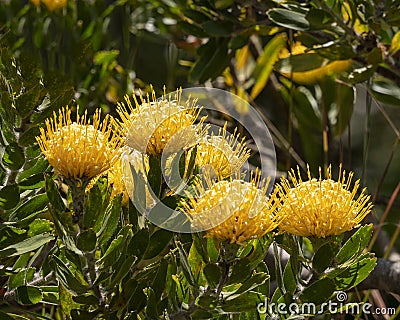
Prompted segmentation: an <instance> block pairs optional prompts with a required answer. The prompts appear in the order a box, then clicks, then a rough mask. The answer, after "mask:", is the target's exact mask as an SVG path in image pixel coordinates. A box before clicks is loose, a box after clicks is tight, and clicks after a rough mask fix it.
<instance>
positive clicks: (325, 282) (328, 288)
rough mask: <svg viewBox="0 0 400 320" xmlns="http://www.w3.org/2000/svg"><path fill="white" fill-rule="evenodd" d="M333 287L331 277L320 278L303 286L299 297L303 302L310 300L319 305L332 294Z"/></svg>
mask: <svg viewBox="0 0 400 320" xmlns="http://www.w3.org/2000/svg"><path fill="white" fill-rule="evenodd" d="M335 288H336V286H335V283H334V282H333V281H332V280H331V279H328V278H325V279H321V280H318V281H316V282H314V283H313V284H311V285H310V286H309V287H307V288H305V289H304V291H303V292H302V293H301V294H300V296H299V298H300V300H301V302H303V303H304V302H312V303H315V304H316V305H319V304H321V303H323V302H325V301H327V300H328V299H329V298H330V297H331V296H332V294H333V292H334V291H335Z"/></svg>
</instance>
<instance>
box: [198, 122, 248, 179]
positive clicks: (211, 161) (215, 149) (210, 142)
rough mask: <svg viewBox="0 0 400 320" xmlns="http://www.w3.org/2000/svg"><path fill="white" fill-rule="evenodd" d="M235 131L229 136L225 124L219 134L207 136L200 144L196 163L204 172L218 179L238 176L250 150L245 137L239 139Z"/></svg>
mask: <svg viewBox="0 0 400 320" xmlns="http://www.w3.org/2000/svg"><path fill="white" fill-rule="evenodd" d="M235 133H236V132H235ZM235 133H234V134H233V135H230V136H229V137H227V132H226V124H225V125H224V127H223V128H222V129H220V130H219V132H218V135H213V134H212V135H210V136H207V137H205V138H204V139H203V141H201V142H200V143H199V144H198V146H197V155H196V162H195V164H196V165H197V166H198V167H200V168H203V171H205V172H203V173H206V174H207V173H208V176H210V177H212V178H217V179H218V180H221V179H225V178H228V177H231V176H237V174H238V173H239V172H240V169H241V168H242V167H243V164H244V163H245V162H246V161H247V159H248V158H249V157H250V150H249V149H248V148H247V147H246V146H245V145H244V138H243V139H242V140H241V141H239V135H236V134H235ZM214 176H216V177H214Z"/></svg>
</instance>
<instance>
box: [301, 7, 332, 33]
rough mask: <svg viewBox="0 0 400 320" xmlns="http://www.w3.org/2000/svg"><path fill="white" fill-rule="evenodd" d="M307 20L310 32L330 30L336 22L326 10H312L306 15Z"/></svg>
mask: <svg viewBox="0 0 400 320" xmlns="http://www.w3.org/2000/svg"><path fill="white" fill-rule="evenodd" d="M305 18H306V20H307V21H308V22H309V24H310V30H321V29H325V28H329V27H330V26H331V25H332V23H334V22H335V20H334V18H333V17H332V15H331V14H329V13H328V12H326V11H325V10H321V9H315V8H311V9H310V11H309V12H308V13H307V14H306V15H305Z"/></svg>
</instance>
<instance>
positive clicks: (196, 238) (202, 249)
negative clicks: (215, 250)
mask: <svg viewBox="0 0 400 320" xmlns="http://www.w3.org/2000/svg"><path fill="white" fill-rule="evenodd" d="M192 238H193V245H194V246H195V247H196V251H197V253H198V254H200V256H201V258H202V260H203V261H204V262H205V263H208V262H210V257H209V255H208V253H207V242H208V241H207V238H205V237H203V236H202V234H200V233H193V234H192Z"/></svg>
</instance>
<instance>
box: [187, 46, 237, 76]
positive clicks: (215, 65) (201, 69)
mask: <svg viewBox="0 0 400 320" xmlns="http://www.w3.org/2000/svg"><path fill="white" fill-rule="evenodd" d="M228 44H229V38H220V39H218V38H211V39H209V40H208V42H207V43H206V44H203V45H202V46H201V47H200V48H199V49H198V51H197V52H198V55H199V59H198V60H197V61H196V63H195V64H194V65H193V67H192V69H191V70H190V81H191V82H199V83H204V82H205V81H207V80H208V79H214V78H215V77H217V76H218V75H220V74H221V73H222V71H223V70H225V68H226V67H227V66H228V64H229V61H230V58H231V56H232V54H233V53H231V54H228Z"/></svg>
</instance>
